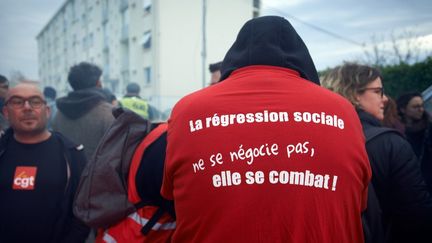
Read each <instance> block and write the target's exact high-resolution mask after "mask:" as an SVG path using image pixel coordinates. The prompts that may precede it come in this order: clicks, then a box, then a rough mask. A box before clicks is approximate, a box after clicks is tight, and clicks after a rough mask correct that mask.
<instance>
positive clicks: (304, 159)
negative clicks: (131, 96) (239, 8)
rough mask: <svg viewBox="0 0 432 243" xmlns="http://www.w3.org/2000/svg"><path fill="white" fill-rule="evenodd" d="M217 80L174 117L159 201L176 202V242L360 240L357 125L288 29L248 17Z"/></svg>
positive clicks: (366, 169)
mask: <svg viewBox="0 0 432 243" xmlns="http://www.w3.org/2000/svg"><path fill="white" fill-rule="evenodd" d="M221 73H222V77H221V81H220V82H219V83H217V84H215V85H211V86H209V87H207V88H204V89H202V90H199V91H197V92H194V93H192V94H190V95H187V96H186V97H184V98H182V99H181V100H180V101H179V102H178V103H177V104H176V105H175V107H174V109H173V111H172V115H171V118H170V120H169V124H168V135H167V153H166V160H165V172H164V179H163V185H162V189H161V193H162V195H163V196H164V197H165V198H167V199H174V204H175V211H176V216H177V221H176V223H177V228H176V230H175V232H174V235H173V238H172V240H173V242H225V243H227V242H248V243H251V242H252V243H253V242H284V243H289V242H322V243H325V242H329V243H330V242H332V243H333V242H350V243H352V242H363V241H364V237H363V232H362V223H361V212H362V211H363V210H364V209H365V207H366V200H367V186H368V183H369V181H370V178H371V169H370V166H369V161H368V158H367V154H366V151H365V147H364V142H365V140H364V137H363V134H362V127H361V124H360V121H359V119H358V117H357V115H356V112H355V110H354V108H353V107H352V105H351V104H350V103H349V102H348V101H347V100H345V99H344V98H342V97H341V96H339V95H337V94H334V93H332V92H331V91H329V90H326V89H324V88H322V87H320V85H319V79H318V75H317V72H316V69H315V66H314V63H313V61H312V59H311V57H310V55H309V52H308V49H307V47H306V46H305V44H304V43H303V41H302V39H301V38H300V36H299V35H298V34H297V33H296V31H295V30H294V28H293V27H292V26H291V24H290V23H289V22H288V21H287V20H286V19H284V18H281V17H275V16H265V17H260V18H256V19H252V20H250V21H248V22H247V23H246V24H245V25H244V26H243V27H242V29H241V30H240V32H239V34H238V36H237V39H236V40H235V42H234V44H233V45H232V47H231V48H230V49H229V51H228V52H227V54H226V56H225V58H224V60H223V62H222V68H221Z"/></svg>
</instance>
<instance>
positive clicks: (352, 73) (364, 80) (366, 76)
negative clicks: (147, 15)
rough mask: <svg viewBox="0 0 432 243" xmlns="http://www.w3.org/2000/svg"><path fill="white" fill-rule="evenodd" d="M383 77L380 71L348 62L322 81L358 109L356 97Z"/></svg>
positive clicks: (328, 74)
mask: <svg viewBox="0 0 432 243" xmlns="http://www.w3.org/2000/svg"><path fill="white" fill-rule="evenodd" d="M379 77H381V73H380V71H379V70H378V69H376V68H373V67H370V66H367V65H361V64H357V63H349V62H346V63H344V64H343V65H342V66H337V67H335V68H333V69H331V70H330V71H329V72H327V73H326V74H325V75H324V76H323V77H322V79H321V85H322V86H324V87H325V88H327V89H329V90H331V91H333V92H336V93H338V94H340V95H342V96H343V97H345V98H346V99H348V100H349V101H350V102H351V103H352V104H353V105H354V106H355V107H358V106H359V104H358V102H357V99H356V96H357V95H358V94H361V93H363V92H364V88H365V87H366V86H367V85H368V84H369V83H371V82H373V81H374V80H376V79H377V78H379Z"/></svg>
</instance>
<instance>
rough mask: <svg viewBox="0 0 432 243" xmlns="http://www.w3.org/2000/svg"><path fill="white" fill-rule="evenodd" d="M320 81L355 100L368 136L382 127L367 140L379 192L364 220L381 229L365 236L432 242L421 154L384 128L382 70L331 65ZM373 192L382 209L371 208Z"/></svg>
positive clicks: (430, 204) (431, 208)
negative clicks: (420, 161)
mask: <svg viewBox="0 0 432 243" xmlns="http://www.w3.org/2000/svg"><path fill="white" fill-rule="evenodd" d="M321 84H322V85H323V86H325V87H326V88H328V89H330V90H332V91H334V92H336V93H339V94H340V95H342V96H344V97H345V98H346V99H348V100H349V101H350V102H351V103H352V104H353V106H354V107H355V108H356V110H357V113H358V116H359V118H360V121H361V123H362V126H363V131H364V132H365V135H366V137H367V135H368V132H367V131H368V130H370V129H375V130H377V129H378V131H379V130H380V129H381V133H379V135H377V136H375V137H374V138H372V139H370V140H369V141H367V143H366V150H367V153H368V156H369V161H370V163H371V168H372V186H371V187H372V188H371V189H370V190H371V191H372V190H374V191H375V194H371V193H369V197H370V199H369V200H368V207H369V206H371V207H370V208H368V210H370V211H369V212H368V213H367V215H369V216H370V215H372V217H369V218H367V219H366V220H364V222H365V226H367V225H368V224H370V225H371V224H372V223H371V222H372V221H374V222H376V221H381V225H379V226H382V229H379V230H378V232H377V231H374V232H372V234H373V235H372V236H370V235H369V237H368V235H367V233H365V235H366V239H368V238H369V240H370V241H371V242H376V241H374V240H373V238H375V239H376V238H378V239H379V240H377V241H380V242H383V240H382V237H384V238H385V241H384V242H432V238H431V237H432V236H431V232H430V228H431V220H432V198H431V195H430V194H429V193H428V190H427V187H426V184H425V182H424V180H423V178H422V175H421V172H420V168H419V166H418V161H417V158H416V156H415V154H414V152H413V151H412V149H411V147H410V144H409V143H408V142H407V141H406V140H405V139H404V138H403V136H402V135H401V134H399V133H398V132H396V131H390V132H388V131H387V132H386V131H384V130H385V128H380V127H381V121H382V120H383V119H384V105H385V104H386V102H387V100H388V99H387V97H386V95H385V94H384V88H383V84H382V80H381V74H380V72H379V71H378V70H377V69H375V68H372V67H369V66H365V65H359V64H355V63H345V64H344V65H342V66H339V67H336V68H335V69H333V70H331V71H330V72H329V73H328V74H327V75H326V76H325V77H324V78H323V80H322V81H321ZM382 129H384V130H382ZM373 197H376V198H375V200H376V199H378V203H375V204H378V207H379V208H378V209H377V208H375V209H373V207H372V206H376V205H375V204H373V200H372V198H373ZM379 211H381V213H382V214H381V215H380V212H379ZM375 216H376V217H375ZM374 217H375V218H374ZM370 225H369V226H370ZM371 227H372V226H371ZM373 227H374V228H376V227H375V226H373ZM428 231H429V232H428ZM380 237H381V238H380ZM371 238H372V239H371Z"/></svg>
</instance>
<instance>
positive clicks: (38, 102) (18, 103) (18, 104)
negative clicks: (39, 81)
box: [5, 96, 46, 109]
mask: <svg viewBox="0 0 432 243" xmlns="http://www.w3.org/2000/svg"><path fill="white" fill-rule="evenodd" d="M26 102H28V103H29V105H30V107H31V108H33V109H38V108H41V107H42V106H43V105H45V104H46V101H45V100H43V99H42V98H40V97H37V96H34V97H30V98H27V99H24V98H22V97H17V96H14V97H12V98H10V99H8V100H7V101H6V103H5V104H6V105H8V106H10V107H12V108H13V109H20V108H23V107H24V105H25V103H26Z"/></svg>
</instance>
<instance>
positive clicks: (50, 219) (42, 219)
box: [0, 83, 89, 242]
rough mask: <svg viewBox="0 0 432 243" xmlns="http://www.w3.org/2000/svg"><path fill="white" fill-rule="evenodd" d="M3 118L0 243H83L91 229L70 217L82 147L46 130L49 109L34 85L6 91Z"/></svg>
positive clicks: (24, 85)
mask: <svg viewBox="0 0 432 243" xmlns="http://www.w3.org/2000/svg"><path fill="white" fill-rule="evenodd" d="M3 113H4V114H5V117H6V118H7V119H8V121H9V123H10V128H9V129H7V130H6V131H5V133H4V134H3V136H2V137H1V138H0V198H1V200H0V215H1V217H0V242H84V240H85V239H86V237H87V235H88V233H89V229H88V228H87V226H85V225H83V224H82V223H81V222H79V221H78V220H77V219H76V218H75V217H74V216H73V213H72V200H73V198H74V194H75V191H76V187H77V184H78V181H79V178H80V176H81V172H82V169H83V168H84V165H85V164H86V163H87V160H86V158H85V155H84V153H83V151H82V150H83V146H82V145H79V146H77V145H76V144H73V143H72V142H71V141H70V140H69V139H67V138H65V137H64V136H63V135H61V134H60V133H57V132H50V131H49V130H48V129H47V122H48V117H49V115H50V108H49V107H48V106H47V105H46V101H45V98H44V96H43V94H42V92H41V91H40V89H39V88H38V87H37V86H36V85H34V84H31V83H21V84H18V85H17V86H15V87H13V88H11V89H9V91H8V93H7V95H6V100H5V106H4V107H3Z"/></svg>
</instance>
